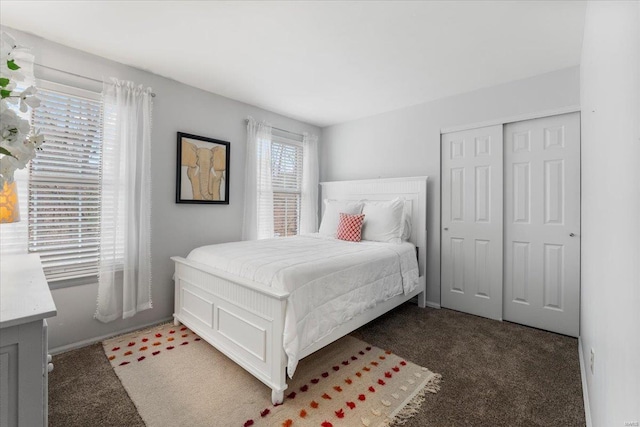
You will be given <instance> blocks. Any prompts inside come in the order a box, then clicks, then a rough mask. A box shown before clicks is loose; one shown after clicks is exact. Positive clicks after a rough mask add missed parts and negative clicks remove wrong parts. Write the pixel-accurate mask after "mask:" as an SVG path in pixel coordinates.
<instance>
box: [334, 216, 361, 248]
mask: <svg viewBox="0 0 640 427" xmlns="http://www.w3.org/2000/svg"><path fill="white" fill-rule="evenodd" d="M363 221H364V214H355V215H349V214H346V213H340V222H339V223H338V230H337V231H336V238H337V239H340V240H347V241H349V242H359V241H360V239H361V237H362V222H363Z"/></svg>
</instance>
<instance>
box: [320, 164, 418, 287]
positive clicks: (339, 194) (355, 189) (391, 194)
mask: <svg viewBox="0 0 640 427" xmlns="http://www.w3.org/2000/svg"><path fill="white" fill-rule="evenodd" d="M427 178H428V177H427V176H414V177H408V178H382V179H365V180H357V181H333V182H321V183H320V185H321V188H322V191H321V194H322V200H324V199H333V200H391V199H393V198H395V197H404V199H405V200H407V202H406V203H409V204H410V206H411V210H410V211H411V237H410V238H409V240H410V241H411V242H412V243H413V244H414V245H416V247H417V248H418V265H419V267H420V275H421V276H424V275H425V271H426V266H427ZM321 209H322V214H324V203H322V208H321Z"/></svg>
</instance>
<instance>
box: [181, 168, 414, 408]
mask: <svg viewBox="0 0 640 427" xmlns="http://www.w3.org/2000/svg"><path fill="white" fill-rule="evenodd" d="M320 185H321V187H322V199H339V200H390V199H392V198H394V197H398V196H401V197H404V198H405V199H406V200H407V207H409V206H410V210H411V216H412V232H411V238H410V240H411V242H413V243H414V244H415V245H416V247H418V248H419V250H418V264H419V268H420V282H419V285H418V288H417V289H416V290H415V291H414V292H412V293H410V294H409V295H398V296H395V297H393V298H391V299H390V300H387V301H385V302H383V303H381V304H378V305H377V306H376V307H374V308H372V309H370V310H368V311H366V312H364V313H362V314H361V315H359V316H357V317H355V318H353V319H351V320H349V321H348V322H346V323H343V324H342V325H341V326H339V327H338V328H336V329H335V330H334V331H333V332H332V333H331V334H330V335H328V336H326V337H324V338H323V339H321V340H320V341H318V342H316V343H314V344H313V345H311V346H310V347H309V348H306V349H304V351H302V353H301V354H300V359H302V358H303V357H306V356H308V355H310V354H311V353H313V352H315V351H317V350H319V349H321V348H323V347H324V346H326V345H328V344H330V343H332V342H334V341H336V340H337V339H339V338H341V337H343V336H345V335H346V334H348V333H350V332H351V331H353V330H355V329H357V328H359V327H360V326H362V325H365V324H366V323H368V322H370V321H371V320H373V319H375V318H377V317H379V316H381V315H382V314H384V313H386V312H387V311H389V310H391V309H393V308H394V307H397V306H398V305H400V304H402V303H404V302H406V301H408V300H409V299H411V298H413V297H416V296H417V297H418V305H419V306H420V307H422V308H424V307H425V302H426V274H425V270H426V265H427V253H426V252H427V251H426V248H427V177H426V176H421V177H411V178H390V179H372V180H360V181H339V182H323V183H321V184H320ZM323 205H324V204H323ZM323 209H324V207H323ZM171 259H172V260H173V261H175V277H174V280H175V313H174V315H173V317H174V323H175V324H176V325H179V324H180V323H183V324H184V325H186V326H188V327H189V328H190V329H191V330H193V331H194V332H195V333H197V334H198V335H199V336H200V337H202V338H203V339H204V340H206V341H207V342H209V343H210V344H211V345H213V346H214V347H215V348H217V349H218V350H220V351H221V352H222V353H224V354H225V355H227V356H228V357H229V358H231V359H232V360H233V361H234V362H236V363H237V364H238V365H240V366H242V367H243V368H244V369H245V370H247V371H248V372H249V373H251V374H252V375H253V376H255V377H256V378H258V379H259V380H260V381H262V382H263V383H265V384H266V385H267V386H269V387H270V388H271V390H272V392H271V400H272V402H273V403H274V404H276V403H282V401H283V399H284V391H285V389H286V388H287V380H286V366H287V356H286V354H285V352H284V349H283V331H284V319H285V307H286V304H287V298H288V296H289V294H288V293H287V292H283V291H279V290H276V289H271V288H267V287H265V286H264V285H261V284H258V283H255V282H253V281H251V280H246V279H243V278H240V277H237V276H234V275H231V274H229V273H226V272H223V271H220V270H217V269H215V268H212V267H209V266H207V265H204V264H201V263H198V262H193V261H190V260H187V259H185V258H181V257H172V258H171Z"/></svg>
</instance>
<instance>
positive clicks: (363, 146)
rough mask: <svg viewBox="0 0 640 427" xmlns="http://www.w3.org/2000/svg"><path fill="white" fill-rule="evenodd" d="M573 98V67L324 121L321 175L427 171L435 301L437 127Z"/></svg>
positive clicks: (430, 287) (576, 92)
mask: <svg viewBox="0 0 640 427" xmlns="http://www.w3.org/2000/svg"><path fill="white" fill-rule="evenodd" d="M469 72H473V70H472V69H470V70H469ZM579 103H580V89H579V68H578V67H577V66H576V67H572V68H567V69H563V70H559V71H555V72H551V73H547V74H543V75H539V76H536V77H532V78H529V79H524V80H518V81H515V82H511V83H507V84H503V85H500V86H494V87H490V88H486V89H481V90H478V91H474V92H469V93H465V94H462V95H457V96H453V97H450V98H445V99H441V100H438V101H434V102H429V103H425V104H420V105H416V106H412V107H408V108H404V109H401V110H396V111H391V112H388V113H384V114H380V115H376V116H373V117H368V118H364V119H361V120H356V121H353V122H348V123H344V124H340V125H336V126H330V127H327V128H324V129H323V135H322V144H321V156H320V166H321V180H326V181H335V180H345V179H362V178H377V177H401V176H415V175H429V185H428V192H429V196H428V212H427V230H428V240H429V243H428V246H429V247H428V267H427V268H428V277H427V300H428V301H430V302H434V303H437V304H439V303H440V129H441V128H443V127H450V126H455V125H464V124H472V123H476V122H481V121H485V120H492V119H498V118H502V117H512V116H515V115H520V114H527V113H532V112H539V111H546V110H551V109H557V108H561V107H566V106H574V105H578V104H579Z"/></svg>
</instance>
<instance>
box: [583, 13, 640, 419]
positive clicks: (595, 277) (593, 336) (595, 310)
mask: <svg viewBox="0 0 640 427" xmlns="http://www.w3.org/2000/svg"><path fill="white" fill-rule="evenodd" d="M581 97H582V106H583V113H582V236H583V237H582V300H581V333H580V335H581V342H582V346H581V350H582V352H583V353H582V354H583V358H584V360H585V361H586V371H587V372H586V374H587V375H586V377H587V385H588V387H587V389H588V395H589V406H590V408H591V420H592V423H593V425H594V426H596V427H600V426H602V427H608V426H624V425H625V422H629V423H633V422H635V423H636V424H627V425H638V424H637V423H638V422H640V3H638V2H620V3H618V2H602V3H600V2H589V4H588V6H587V13H586V22H585V32H584V41H583V48H582V65H581ZM591 349H594V351H595V359H594V362H595V370H594V373H593V374H592V373H591V372H590V369H589V356H590V351H591Z"/></svg>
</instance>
